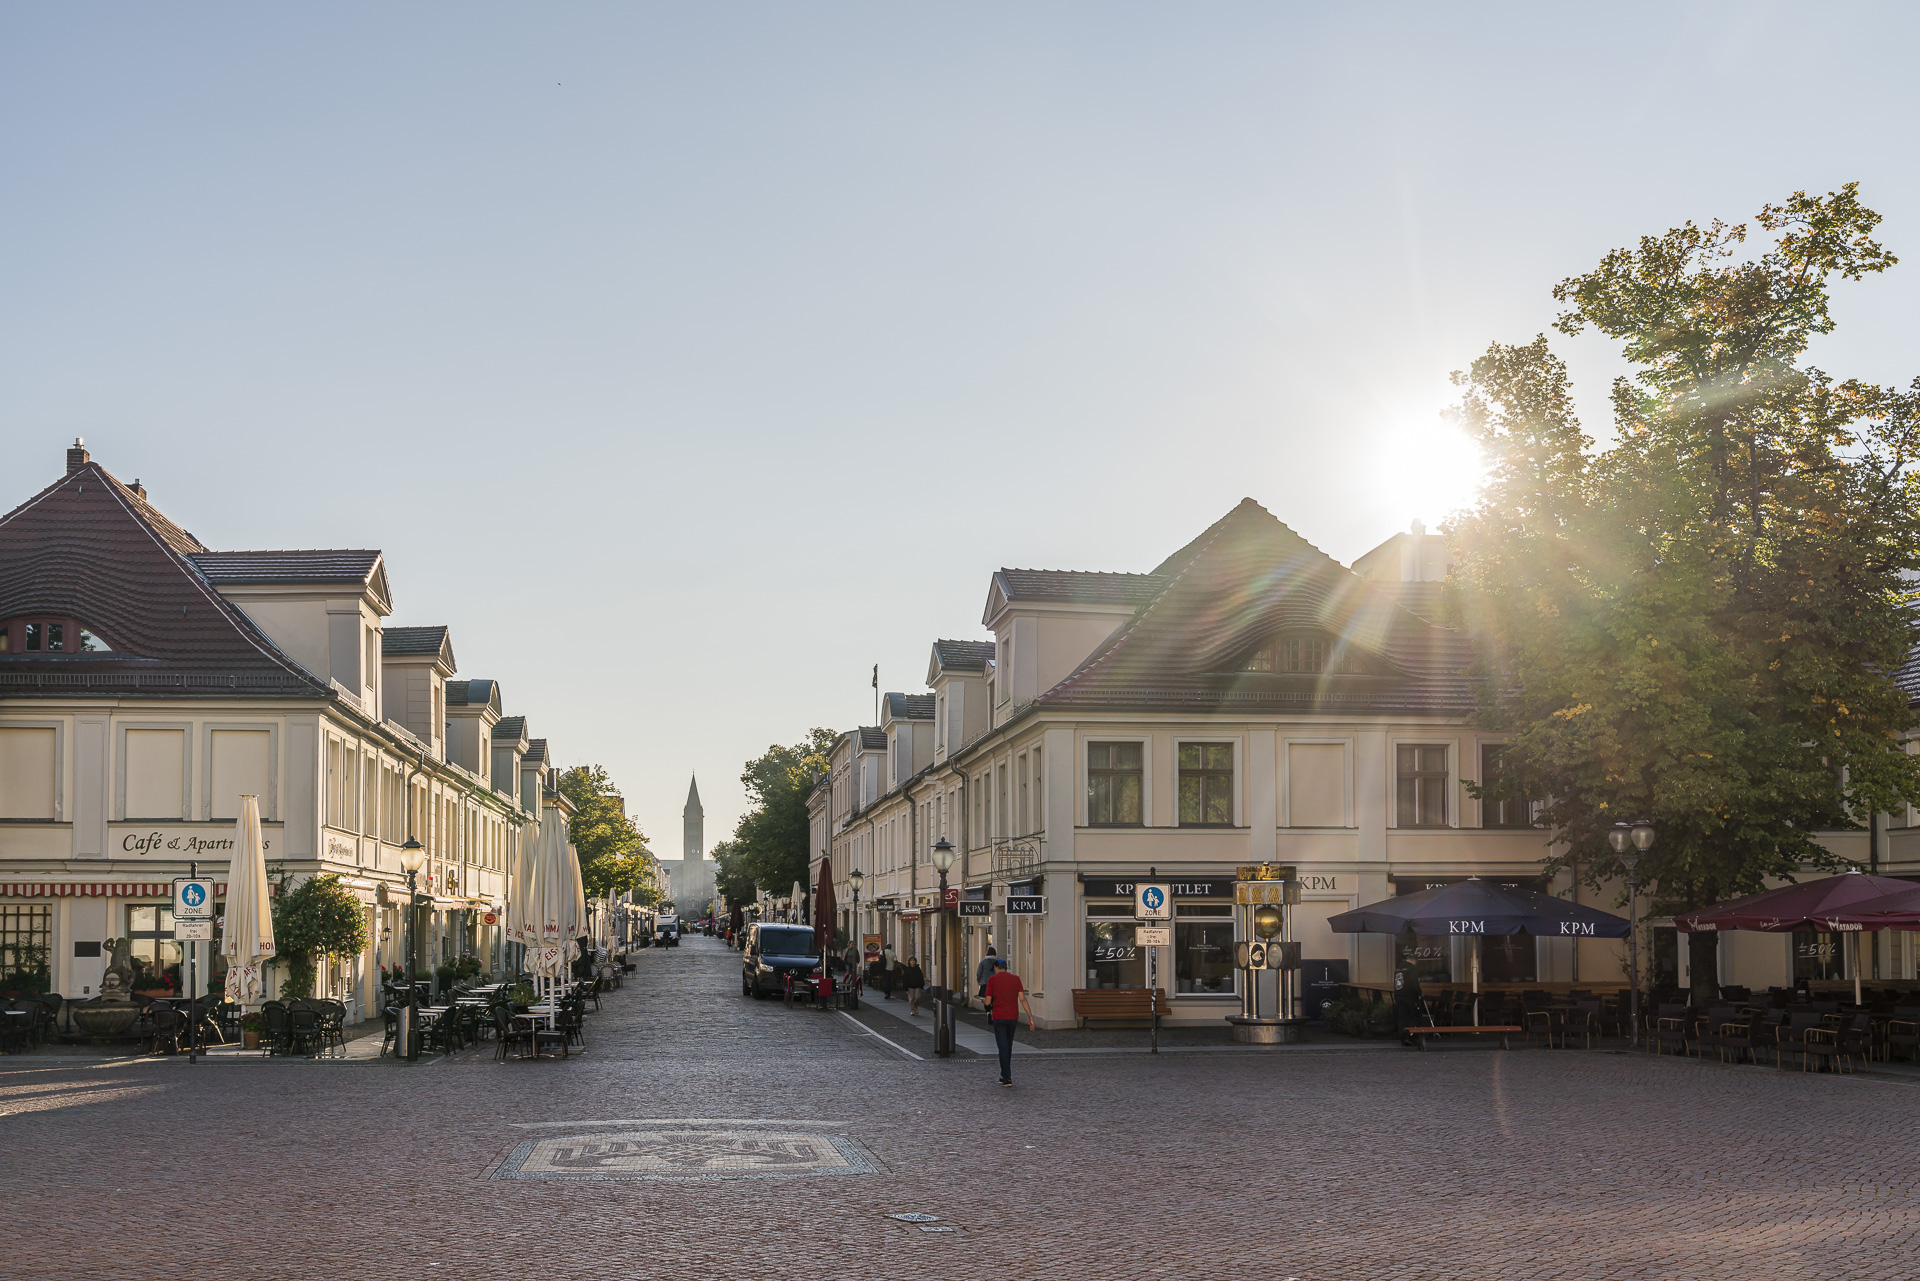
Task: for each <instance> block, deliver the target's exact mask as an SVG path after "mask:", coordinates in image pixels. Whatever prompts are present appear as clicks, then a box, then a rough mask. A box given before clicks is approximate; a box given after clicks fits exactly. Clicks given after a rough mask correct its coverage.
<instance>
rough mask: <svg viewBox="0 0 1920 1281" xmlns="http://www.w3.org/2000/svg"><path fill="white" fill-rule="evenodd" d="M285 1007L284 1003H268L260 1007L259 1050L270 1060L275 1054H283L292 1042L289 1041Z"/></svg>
mask: <svg viewBox="0 0 1920 1281" xmlns="http://www.w3.org/2000/svg"><path fill="white" fill-rule="evenodd" d="M287 1031H288V1023H287V1006H286V1002H284V1001H268V1002H267V1003H266V1004H265V1005H263V1006H261V1007H260V1048H261V1049H263V1050H265V1051H266V1052H267V1056H268V1057H269V1058H271V1057H272V1056H274V1055H276V1054H285V1053H287V1052H288V1048H289V1047H290V1046H291V1044H292V1042H291V1041H290V1040H289V1038H288V1035H287Z"/></svg>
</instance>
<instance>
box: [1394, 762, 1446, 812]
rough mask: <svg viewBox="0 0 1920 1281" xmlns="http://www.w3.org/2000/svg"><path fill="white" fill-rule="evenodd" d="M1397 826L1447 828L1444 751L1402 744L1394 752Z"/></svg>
mask: <svg viewBox="0 0 1920 1281" xmlns="http://www.w3.org/2000/svg"><path fill="white" fill-rule="evenodd" d="M1397 755H1398V763H1399V771H1398V773H1399V780H1398V781H1399V800H1400V806H1399V809H1400V817H1399V823H1400V826H1401V827H1445V826H1446V825H1447V749H1446V748H1444V747H1418V746H1410V745H1404V744H1403V745H1402V746H1401V747H1400V748H1399V749H1398V753H1397Z"/></svg>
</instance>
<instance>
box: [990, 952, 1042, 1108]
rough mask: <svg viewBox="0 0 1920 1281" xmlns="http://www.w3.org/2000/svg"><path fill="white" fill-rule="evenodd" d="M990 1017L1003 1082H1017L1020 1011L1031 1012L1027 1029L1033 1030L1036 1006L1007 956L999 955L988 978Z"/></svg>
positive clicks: (1008, 1084)
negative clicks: (1015, 1041) (1015, 1042)
mask: <svg viewBox="0 0 1920 1281" xmlns="http://www.w3.org/2000/svg"><path fill="white" fill-rule="evenodd" d="M985 995H986V998H987V1019H988V1021H989V1022H991V1023H992V1024H993V1040H994V1044H995V1045H996V1046H998V1047H999V1050H1000V1084H1001V1085H1004V1086H1011V1085H1012V1084H1013V1029H1014V1028H1015V1027H1016V1026H1018V1024H1019V1022H1020V1011H1021V1010H1023V1009H1024V1010H1025V1011H1026V1012H1027V1030H1028V1031H1029V1032H1031V1031H1032V1030H1033V1006H1032V1005H1031V1004H1029V1003H1028V1001H1027V988H1026V984H1024V983H1022V982H1021V981H1020V976H1019V975H1017V974H1014V973H1013V972H1012V971H1010V970H1008V969H1007V962H1006V958H1004V957H996V958H995V959H994V962H993V974H992V976H991V977H990V978H988V979H987V982H986V988H985Z"/></svg>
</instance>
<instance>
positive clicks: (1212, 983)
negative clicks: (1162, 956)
mask: <svg viewBox="0 0 1920 1281" xmlns="http://www.w3.org/2000/svg"><path fill="white" fill-rule="evenodd" d="M1233 960H1234V946H1233V909H1232V908H1231V907H1229V906H1227V905H1226V904H1224V903H1221V904H1219V905H1217V906H1216V905H1214V904H1210V903H1209V904H1194V905H1192V906H1188V905H1186V904H1184V903H1181V904H1176V905H1175V914H1174V922H1173V976H1174V977H1173V982H1174V987H1173V990H1174V991H1175V992H1176V993H1179V994H1183V995H1187V996H1232V995H1233V994H1234V993H1235V992H1236V991H1238V990H1239V989H1238V986H1237V984H1236V981H1235V978H1236V975H1237V974H1238V973H1239V972H1238V971H1237V970H1235V969H1234V967H1233Z"/></svg>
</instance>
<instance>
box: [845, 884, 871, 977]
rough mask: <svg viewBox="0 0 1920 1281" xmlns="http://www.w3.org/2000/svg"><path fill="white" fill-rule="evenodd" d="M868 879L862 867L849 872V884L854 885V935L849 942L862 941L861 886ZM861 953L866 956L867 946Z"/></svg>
mask: <svg viewBox="0 0 1920 1281" xmlns="http://www.w3.org/2000/svg"><path fill="white" fill-rule="evenodd" d="M866 880H867V878H866V877H865V876H862V875H861V874H860V869H859V868H857V867H856V868H854V869H853V870H852V871H850V872H848V873H847V884H848V885H851V886H852V887H853V916H852V920H853V937H852V938H850V939H848V940H847V942H848V943H850V944H854V945H858V944H859V943H860V933H861V931H860V887H861V886H862V885H864V884H865V883H866ZM860 955H861V956H862V957H863V958H864V957H865V955H866V949H865V948H861V950H860Z"/></svg>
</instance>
